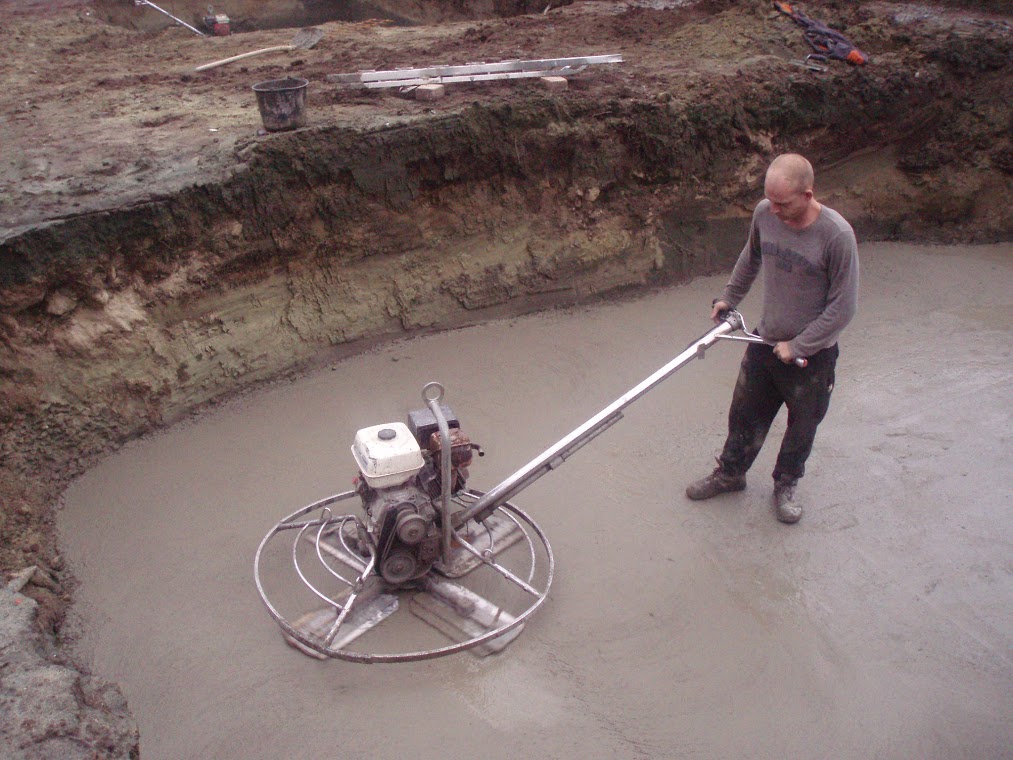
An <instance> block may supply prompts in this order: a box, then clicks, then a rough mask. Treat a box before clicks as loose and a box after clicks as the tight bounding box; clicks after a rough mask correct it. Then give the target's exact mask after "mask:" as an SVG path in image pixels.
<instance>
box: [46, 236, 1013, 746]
mask: <svg viewBox="0 0 1013 760" xmlns="http://www.w3.org/2000/svg"><path fill="white" fill-rule="evenodd" d="M1011 254H1013V247H1011V245H1009V244H1004V245H994V246H984V247H959V248H954V247H924V246H921V247H915V246H909V245H895V244H873V245H866V246H863V247H862V249H861V256H862V267H863V269H862V277H863V283H862V296H861V302H860V312H859V316H858V317H857V318H856V320H855V322H854V323H853V324H852V325H851V327H850V328H849V329H848V330H847V331H846V333H845V335H844V337H843V340H842V355H841V360H840V363H839V365H838V385H837V388H836V390H835V392H834V400H833V402H832V405H831V410H830V414H829V416H828V418H827V421H826V422H825V423H824V426H823V428H822V429H821V432H820V437H819V439H818V441H817V446H816V450H815V452H814V454H813V456H812V458H811V460H810V465H809V472H808V474H807V476H806V478H805V479H804V480H803V482H802V485H801V487H800V491H799V494H800V496H801V497H802V498H803V499H805V503H806V505H807V510H806V515H805V517H804V519H803V520H802V522H801V523H799V524H798V525H796V526H791V527H788V526H784V525H781V524H779V523H777V522H776V520H775V519H774V517H773V514H772V512H771V508H770V505H769V491H770V485H771V484H770V478H769V472H770V469H771V467H772V465H773V459H774V455H775V452H776V442H777V440H778V439H779V437H780V433H781V432H782V431H783V418H779V420H778V421H777V422H776V423H775V427H774V429H773V430H772V432H771V438H770V439H769V441H768V445H767V447H766V448H765V449H764V451H763V452H762V453H761V456H760V459H759V461H758V462H757V464H756V465H755V467H754V469H753V471H752V472H751V473H750V478H749V487H748V488H747V490H746V491H744V492H742V493H739V494H734V495H728V496H725V497H721V498H719V499H716V500H713V501H711V502H704V503H697V502H690V501H688V500H687V499H686V498H685V497H684V495H683V493H682V492H683V489H684V487H685V485H686V484H687V483H688V482H689V481H690V480H692V479H694V478H696V477H699V476H700V475H701V474H704V473H706V472H707V471H709V469H710V468H711V467H712V457H713V456H714V455H715V454H716V453H717V451H718V450H719V448H720V446H721V443H722V440H723V429H724V425H725V414H726V411H727V404H728V400H729V398H730V395H731V388H732V384H733V382H734V379H735V372H736V366H737V362H738V359H739V357H740V356H741V348H740V347H739V346H738V345H737V344H732V343H728V344H721V345H718V346H715V347H714V348H713V349H711V350H710V351H709V352H708V354H707V357H706V358H705V360H704V361H702V362H693V363H691V364H690V365H688V366H687V367H686V368H684V369H682V370H680V371H679V372H678V373H677V374H676V375H675V376H673V377H672V378H671V379H669V380H668V381H666V383H664V384H663V385H662V386H660V387H659V388H658V389H656V390H655V391H653V392H652V393H650V394H648V396H646V397H645V398H643V399H641V400H640V401H638V402H637V403H636V404H635V405H633V406H632V407H630V408H629V409H628V410H627V412H626V419H624V420H623V421H621V422H620V423H619V424H618V425H616V426H615V427H613V428H611V429H610V430H608V431H607V432H606V433H604V434H603V435H602V436H601V437H600V438H598V439H596V440H594V441H593V442H592V443H590V444H588V446H587V447H585V448H584V449H582V450H581V451H580V452H579V453H577V454H575V455H574V456H573V458H572V459H571V460H569V461H568V462H567V463H566V465H565V466H563V467H561V468H560V469H559V470H558V471H556V472H553V473H550V474H549V475H547V476H546V477H545V478H543V479H542V480H540V481H538V482H537V483H536V484H535V485H533V486H531V487H530V488H529V489H527V490H525V491H524V492H523V494H522V495H521V496H519V497H518V498H517V499H516V501H517V503H518V504H519V505H521V506H522V507H524V508H525V509H527V510H528V511H529V512H530V513H531V514H532V515H533V516H534V517H535V518H536V519H537V520H538V521H539V523H540V524H541V525H542V527H543V528H544V529H545V530H546V532H547V533H548V535H549V538H550V539H551V541H552V543H553V547H554V549H555V553H556V560H557V564H558V575H557V579H556V582H555V584H554V585H553V588H552V592H551V595H550V598H549V600H548V601H547V603H546V604H545V606H544V607H543V609H542V610H540V611H539V613H538V614H537V615H536V617H535V618H533V619H532V621H531V622H530V623H529V624H528V626H527V627H526V629H525V630H524V632H523V633H522V634H521V636H520V637H519V638H518V639H517V640H516V641H514V642H513V643H512V644H511V645H510V646H509V647H508V648H507V649H506V650H505V651H504V652H503V653H502V654H500V655H496V656H493V657H490V658H485V659H477V658H474V657H472V656H471V655H469V654H462V655H456V656H454V657H451V658H446V659H442V660H435V661H428V662H423V663H417V664H404V665H356V664H349V663H343V662H319V661H316V660H313V659H310V658H308V657H306V656H304V655H302V654H299V653H298V652H296V651H295V650H293V649H291V648H289V647H287V646H286V645H285V644H284V643H283V641H282V638H281V635H280V633H279V630H278V628H277V626H276V625H275V624H274V623H273V622H272V621H271V620H270V618H269V617H268V615H267V614H266V611H265V609H264V608H263V606H262V604H261V602H260V599H259V597H258V596H257V593H256V589H255V586H254V583H253V575H252V561H253V554H254V552H255V551H256V547H257V545H258V543H259V541H260V539H261V538H262V537H263V535H264V534H265V533H266V532H267V531H268V530H269V529H270V527H271V526H272V525H273V524H274V523H275V522H276V521H277V520H279V519H280V518H281V517H283V516H284V515H286V514H288V513H290V512H292V511H294V510H295V509H296V508H298V507H299V506H301V505H303V504H307V503H309V502H311V501H313V500H315V499H318V498H321V497H323V496H326V495H328V494H330V493H334V492H336V491H341V490H345V489H347V488H348V487H349V484H350V481H351V478H352V477H353V476H354V474H355V470H354V463H353V461H352V459H351V456H350V453H349V446H350V444H351V441H352V438H353V436H354V433H355V431H356V430H357V429H359V428H362V427H366V426H369V425H373V424H378V423H380V422H387V421H395V420H401V419H404V416H405V414H406V412H407V410H408V409H410V408H417V407H418V406H420V397H419V395H418V394H419V392H420V390H421V388H422V386H423V385H424V384H425V383H426V382H428V381H429V380H434V379H435V380H440V381H442V382H443V383H444V384H445V385H446V387H447V399H446V400H447V402H448V403H449V404H450V405H451V406H452V407H453V409H454V411H455V413H456V414H457V415H458V416H459V417H460V418H461V421H462V426H463V427H464V428H465V430H466V431H467V432H468V434H469V435H470V436H471V438H472V439H473V440H475V441H478V442H480V443H481V444H483V446H484V447H485V448H486V450H487V452H488V453H487V456H486V457H485V458H484V459H482V460H478V461H476V463H475V465H474V466H473V467H472V481H471V482H472V483H473V484H474V485H475V486H476V487H478V488H489V487H491V486H492V485H494V484H496V483H497V482H499V481H500V480H501V479H503V478H504V477H506V476H507V475H509V474H510V473H512V472H513V471H514V470H516V469H517V468H519V467H520V466H522V465H523V464H525V463H526V462H528V461H529V460H530V459H531V457H533V456H534V455H536V454H537V453H539V452H540V451H542V450H544V449H545V448H546V447H547V446H548V445H550V444H552V443H553V442H555V441H556V440H558V439H559V438H561V437H562V436H564V435H565V434H566V433H568V432H569V431H570V430H572V429H573V428H575V427H577V426H578V425H579V424H580V423H582V422H584V421H585V420H586V419H588V418H590V417H591V416H592V415H594V414H595V413H597V412H598V411H599V410H600V409H602V408H603V407H605V406H606V405H607V404H608V403H610V402H611V401H612V400H614V399H615V398H617V397H618V396H620V395H621V394H623V393H624V392H626V391H627V390H629V389H630V388H631V387H632V386H634V385H635V384H637V383H638V382H640V381H641V380H642V379H643V378H645V377H647V376H648V375H649V374H651V373H652V372H654V371H655V370H656V369H657V368H659V367H660V366H662V365H663V364H665V363H666V362H667V361H669V360H670V359H671V358H672V357H673V356H675V355H676V354H677V353H678V352H679V351H681V350H682V349H683V348H684V347H685V346H686V344H687V343H689V342H690V341H691V340H693V339H695V338H697V337H698V336H699V335H701V334H703V333H704V332H705V331H706V330H707V329H708V328H709V323H708V321H707V312H708V310H709V303H710V300H711V298H712V297H713V295H715V294H716V293H717V292H718V291H719V289H720V287H721V285H722V284H723V282H724V279H725V278H724V277H710V278H701V279H697V280H694V281H693V282H692V283H690V284H688V285H685V286H682V287H678V288H673V289H669V290H665V291H662V292H657V293H652V294H649V295H645V296H642V297H639V298H636V299H633V300H622V301H616V302H614V303H608V304H602V305H597V306H593V307H586V308H579V309H572V310H567V311H559V312H552V313H547V314H541V315H535V316H529V317H524V318H518V319H510V320H504V321H498V322H494V323H491V324H487V325H484V326H481V327H476V328H469V329H464V330H458V331H454V332H450V333H445V334H441V335H436V336H431V337H426V338H420V339H415V340H409V341H405V342H402V343H399V344H396V345H393V346H390V347H387V348H385V349H382V350H378V351H376V352H373V353H370V354H368V355H365V356H360V357H357V358H354V359H350V360H347V361H344V362H341V363H338V364H335V365H334V366H333V367H332V368H330V369H327V370H324V371H322V372H319V373H317V374H314V375H312V376H309V377H306V378H303V379H300V380H297V381H294V382H288V383H279V384H276V385H275V386H273V387H271V388H268V389H265V390H262V391H261V392H258V393H257V394H255V395H251V396H248V397H245V398H243V399H239V400H236V401H235V402H232V403H230V404H227V405H225V406H223V407H221V408H219V409H217V410H215V411H213V412H212V413H209V414H208V415H206V416H204V417H202V418H200V419H199V420H195V421H193V422H190V423H186V424H183V425H179V426H177V427H174V428H172V429H170V430H168V431H165V432H164V433H161V434H159V435H156V436H152V437H150V438H148V439H146V440H143V441H138V442H136V443H133V444H131V445H129V446H127V447H126V448H124V449H123V450H122V451H120V452H119V453H118V454H116V455H114V456H112V457H110V458H109V459H108V460H107V461H105V462H104V463H102V464H101V465H100V466H98V467H96V468H95V469H93V470H92V471H90V472H89V473H87V474H86V475H85V476H83V477H82V478H80V479H79V480H78V481H77V482H76V483H75V484H74V485H73V486H72V487H71V488H70V489H69V490H68V491H67V493H66V495H65V498H64V500H63V504H62V507H61V511H60V513H59V514H60V516H59V520H60V529H61V533H62V536H63V546H64V550H65V553H66V555H67V557H68V559H69V561H70V563H71V565H72V568H73V571H74V573H75V575H76V577H77V578H79V579H80V582H81V586H80V589H79V590H78V592H77V599H78V604H77V606H76V608H75V625H76V626H77V627H78V629H79V640H78V642H77V644H76V651H77V653H78V655H79V656H80V657H81V658H82V659H83V660H85V661H86V662H88V663H90V664H91V666H92V667H93V668H94V670H95V671H96V673H97V674H99V675H101V676H104V677H106V678H110V679H113V680H116V681H119V682H120V683H121V684H122V686H123V689H124V692H125V693H126V695H127V698H128V699H129V701H130V705H131V707H132V709H133V711H134V713H135V715H136V716H137V719H138V723H139V725H140V728H141V737H142V739H141V746H142V752H143V754H144V756H145V757H146V758H177V757H217V758H230V757H236V758H239V757H243V758H246V757H281V756H288V757H313V758H320V757H328V756H332V755H333V754H335V752H337V753H338V754H340V756H342V757H348V758H355V757H394V756H398V755H411V756H414V757H424V758H456V757H469V756H473V755H481V756H483V757H489V758H508V757H511V758H512V757H517V756H541V757H550V758H563V757H577V756H585V757H687V758H694V757H699V758H712V757H737V758H781V757H835V758H856V759H857V758H862V759H864V758H868V757H884V758H910V757H919V758H938V759H939V760H943V759H944V758H946V759H949V758H957V757H968V758H971V757H974V758H984V757H989V758H999V757H1008V756H1010V755H1009V751H1010V750H1009V747H1010V746H1013V728H1011V727H1010V722H1009V720H1008V717H1009V715H1010V714H1013V688H1011V687H1013V663H1011V657H1010V652H1011V651H1013V650H1011V641H1013V612H1011V610H1013V580H1011V576H1013V563H1011V560H1010V557H1011V556H1013V555H1011V553H1010V535H1011V531H1010V527H1011V524H1013V510H1011V509H1010V507H1011V506H1013V474H1011V473H1013V467H1011V466H1010V464H1011V454H1010V452H1011V446H1010V434H1011V430H1013V426H1011V420H1010V403H1009V399H1010V397H1011V393H1010V391H1011V388H1013V372H1011V366H1013V365H1011V362H1010V340H1009V336H1010V334H1011V332H1010V331H1011V328H1013V302H1011V300H1010V293H1011V292H1013V289H1011V287H1010V285H1011V283H1013V256H1011ZM758 303H759V299H758V298H757V297H756V294H754V295H752V296H751V297H750V299H749V300H747V301H746V303H745V304H743V306H742V310H743V313H744V314H745V315H746V317H747V319H748V318H749V317H750V316H753V321H755V316H757V314H756V312H757V309H758V305H757V304H758Z"/></svg>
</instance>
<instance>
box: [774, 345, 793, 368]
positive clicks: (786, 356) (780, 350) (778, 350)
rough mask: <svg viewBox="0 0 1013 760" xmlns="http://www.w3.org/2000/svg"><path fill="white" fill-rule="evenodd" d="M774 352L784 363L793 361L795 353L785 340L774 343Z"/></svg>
mask: <svg viewBox="0 0 1013 760" xmlns="http://www.w3.org/2000/svg"><path fill="white" fill-rule="evenodd" d="M774 353H775V354H777V358H778V359H780V360H781V361H783V362H784V363H785V364H791V363H792V362H793V361H795V354H793V353H792V351H791V345H790V344H789V343H787V342H786V341H781V342H780V343H775V344H774Z"/></svg>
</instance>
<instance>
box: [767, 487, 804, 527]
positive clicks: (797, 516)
mask: <svg viewBox="0 0 1013 760" xmlns="http://www.w3.org/2000/svg"><path fill="white" fill-rule="evenodd" d="M796 485H798V480H797V479H795V478H791V477H783V476H782V477H780V478H778V479H777V480H776V481H774V511H775V512H776V513H777V519H778V520H780V521H781V522H783V523H789V524H791V523H797V522H798V521H799V520H801V519H802V505H801V504H799V503H798V502H797V501H795V486H796Z"/></svg>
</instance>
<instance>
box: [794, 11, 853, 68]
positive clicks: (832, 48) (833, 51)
mask: <svg viewBox="0 0 1013 760" xmlns="http://www.w3.org/2000/svg"><path fill="white" fill-rule="evenodd" d="M774 7H775V8H777V10H779V11H780V12H781V13H783V14H784V15H785V16H787V17H788V18H790V19H791V20H792V21H794V22H795V23H796V24H798V25H799V26H800V27H802V30H803V31H802V34H803V35H804V36H805V41H806V42H808V43H809V47H811V48H812V49H813V50H814V51H816V53H817V55H819V56H824V57H826V58H835V59H837V60H838V61H847V62H848V63H850V64H851V65H852V66H862V65H864V64H866V63H868V62H869V56H867V55H866V54H865V53H863V52H862V51H861V50H859V49H858V48H857V47H855V45H854V43H852V42H851V40H849V39H848V38H847V37H845V36H844V35H843V34H841V33H840V32H838V31H837V30H836V29H831V28H830V27H829V26H827V25H826V24H824V23H823V22H822V21H817V20H816V19H812V18H809V17H808V16H807V15H805V14H804V13H803V12H802V11H799V10H795V9H794V8H792V7H791V5H790V4H788V3H786V2H782V0H774ZM814 57H815V56H814Z"/></svg>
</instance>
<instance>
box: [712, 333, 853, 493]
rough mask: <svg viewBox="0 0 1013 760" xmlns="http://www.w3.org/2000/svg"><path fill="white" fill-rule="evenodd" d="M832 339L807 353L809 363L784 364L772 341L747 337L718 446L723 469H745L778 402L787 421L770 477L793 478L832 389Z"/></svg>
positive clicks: (799, 470) (834, 359) (802, 468)
mask: <svg viewBox="0 0 1013 760" xmlns="http://www.w3.org/2000/svg"><path fill="white" fill-rule="evenodd" d="M839 353H840V350H839V349H838V347H837V344H836V343H835V344H834V345H832V346H830V347H829V348H825V349H823V350H822V351H819V352H817V353H816V354H815V355H813V356H810V357H809V365H808V366H806V367H797V366H796V365H795V364H785V363H784V362H782V361H781V360H780V359H778V358H777V355H776V354H775V353H774V349H773V347H772V346H765V345H760V344H758V343H752V344H750V345H749V346H747V347H746V354H745V356H743V357H742V364H741V365H740V366H739V378H738V380H737V381H736V383H735V392H734V393H733V394H732V406H731V409H730V410H729V411H728V438H727V440H726V441H725V447H724V450H723V451H722V452H721V457H720V462H721V467H722V469H723V470H724V471H725V472H727V473H728V474H730V475H745V473H746V471H747V470H748V469H749V468H750V467H751V466H752V464H753V461H754V460H755V459H756V455H757V454H759V453H760V447H762V446H763V441H764V439H765V438H766V437H767V431H769V430H770V425H771V423H772V422H773V421H774V417H776V416H777V412H778V410H779V409H780V408H781V404H785V405H786V406H787V407H788V427H787V429H786V430H785V431H784V438H783V439H782V441H781V451H780V452H779V453H778V455H777V464H776V465H775V466H774V480H777V479H779V478H780V477H782V476H783V477H785V478H791V479H796V480H797V479H798V478H801V477H802V476H803V475H804V474H805V460H806V459H808V458H809V454H810V453H811V452H812V449H813V441H814V440H815V439H816V427H817V426H818V425H819V424H820V422H822V421H823V417H824V416H825V415H826V413H827V408H828V407H829V406H830V394H831V392H832V391H833V389H834V368H835V367H836V365H837V356H838V354H839Z"/></svg>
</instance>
